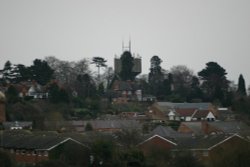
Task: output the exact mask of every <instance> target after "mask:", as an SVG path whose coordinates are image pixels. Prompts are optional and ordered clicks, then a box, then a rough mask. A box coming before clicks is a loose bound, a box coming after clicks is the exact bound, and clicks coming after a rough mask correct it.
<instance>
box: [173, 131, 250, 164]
mask: <svg viewBox="0 0 250 167" xmlns="http://www.w3.org/2000/svg"><path fill="white" fill-rule="evenodd" d="M232 146H233V147H239V146H243V147H247V146H249V141H248V140H246V139H244V138H243V137H242V136H239V135H237V134H233V135H225V134H217V135H209V136H200V137H192V138H189V139H187V138H185V139H179V140H178V142H177V146H176V147H175V148H174V149H172V152H173V154H175V153H178V152H180V151H181V152H183V151H187V152H190V153H192V154H193V156H195V157H196V158H198V159H199V160H201V161H203V162H204V163H205V164H206V165H211V164H210V163H212V161H213V159H215V158H217V159H218V157H220V156H221V154H223V153H225V152H228V151H230V150H232V149H233V147H232Z"/></svg>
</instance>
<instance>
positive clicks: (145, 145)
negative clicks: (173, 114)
mask: <svg viewBox="0 0 250 167" xmlns="http://www.w3.org/2000/svg"><path fill="white" fill-rule="evenodd" d="M176 145H177V144H176V143H175V142H174V141H173V140H172V139H169V138H166V137H162V136H160V135H153V136H151V137H149V138H147V139H146V140H144V141H143V142H141V143H140V144H138V148H139V149H140V150H141V151H142V152H143V153H144V155H148V154H149V153H150V151H152V150H156V149H158V150H162V149H164V150H171V149H172V148H174V147H176Z"/></svg>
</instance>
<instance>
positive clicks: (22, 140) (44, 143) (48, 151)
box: [1, 133, 89, 164]
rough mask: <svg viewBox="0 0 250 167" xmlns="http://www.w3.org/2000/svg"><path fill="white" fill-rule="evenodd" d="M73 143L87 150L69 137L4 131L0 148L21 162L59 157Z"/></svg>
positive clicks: (35, 161) (34, 161)
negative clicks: (6, 132)
mask: <svg viewBox="0 0 250 167" xmlns="http://www.w3.org/2000/svg"><path fill="white" fill-rule="evenodd" d="M73 145H76V146H77V147H82V149H85V150H86V151H88V150H89V148H88V147H87V146H85V145H83V144H82V143H80V142H78V141H76V140H74V139H72V138H69V137H61V136H57V135H31V134H16V135H15V134H5V133H4V134H2V135H1V149H3V150H4V151H6V152H9V153H10V155H11V156H12V157H13V158H14V159H15V161H16V162H17V163H21V164H36V163H38V162H40V161H46V160H50V159H59V158H60V157H61V155H62V154H63V152H64V149H65V148H67V147H69V146H73Z"/></svg>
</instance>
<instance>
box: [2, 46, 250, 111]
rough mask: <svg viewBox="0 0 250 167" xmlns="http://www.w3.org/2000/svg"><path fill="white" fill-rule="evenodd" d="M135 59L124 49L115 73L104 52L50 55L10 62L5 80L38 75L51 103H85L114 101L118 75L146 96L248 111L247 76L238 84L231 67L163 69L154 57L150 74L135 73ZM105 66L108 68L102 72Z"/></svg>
mask: <svg viewBox="0 0 250 167" xmlns="http://www.w3.org/2000/svg"><path fill="white" fill-rule="evenodd" d="M133 59H134V58H133V56H132V55H131V53H130V52H127V51H126V52H124V53H123V54H122V56H121V72H120V73H119V74H115V73H114V70H113V69H112V67H107V65H106V60H105V59H104V58H102V57H94V58H93V59H92V60H91V61H88V60H86V59H82V60H80V61H77V62H73V61H72V62H70V61H63V60H59V59H57V58H56V57H46V58H45V60H39V59H36V60H34V62H33V65H31V66H29V67H26V66H25V65H22V64H17V65H12V64H11V62H9V61H7V62H6V63H5V65H4V68H3V69H2V70H1V73H2V78H1V83H2V85H4V84H7V83H19V82H22V81H27V80H30V81H31V80H34V81H36V82H37V83H39V84H41V85H43V86H45V85H46V86H47V88H48V89H49V93H50V101H51V102H52V103H58V102H66V103H73V104H74V105H75V106H76V107H83V106H85V103H86V100H88V101H89V100H93V99H97V100H100V97H106V98H108V99H109V101H111V97H112V91H111V85H112V83H113V81H114V80H116V79H118V80H123V81H127V80H132V81H134V82H136V83H137V84H138V85H139V87H140V89H142V92H143V95H153V96H155V97H156V98H157V100H159V101H172V102H212V103H214V104H216V105H218V106H223V107H229V106H233V107H234V108H236V109H239V110H247V112H248V110H249V109H246V108H247V107H246V106H248V105H249V104H248V103H249V97H248V96H247V92H246V85H245V81H244V77H243V76H242V75H240V76H239V80H238V84H237V85H234V83H233V82H231V81H229V80H228V79H227V72H226V70H225V69H224V68H223V67H221V66H220V65H219V64H218V63H217V62H208V63H206V65H205V67H204V68H203V69H201V70H200V71H199V72H198V73H197V75H196V74H194V72H193V70H192V69H189V68H188V67H187V66H185V65H177V66H174V67H172V68H170V69H169V70H167V69H164V68H162V67H161V62H162V60H161V58H160V57H159V56H153V57H152V58H151V60H150V64H151V65H150V69H149V73H148V74H144V75H140V76H139V77H137V78H136V77H135V76H136V74H135V73H134V72H133V71H132V68H133ZM90 64H95V65H96V67H97V68H98V73H97V74H96V73H95V72H93V71H91V70H90V68H89V65H90ZM102 67H103V69H104V72H102V73H101V74H100V69H101V68H102ZM52 81H53V82H52ZM242 103H243V104H242Z"/></svg>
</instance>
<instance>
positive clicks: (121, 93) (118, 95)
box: [112, 80, 142, 103]
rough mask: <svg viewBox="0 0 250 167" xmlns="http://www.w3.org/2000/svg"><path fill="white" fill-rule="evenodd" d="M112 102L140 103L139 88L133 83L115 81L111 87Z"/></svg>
mask: <svg viewBox="0 0 250 167" xmlns="http://www.w3.org/2000/svg"><path fill="white" fill-rule="evenodd" d="M112 90H113V102H115V103H127V102H128V101H141V99H142V97H141V96H142V94H141V90H140V89H139V86H138V85H137V84H136V83H135V82H133V81H120V80H115V81H114V83H113V85H112Z"/></svg>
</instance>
